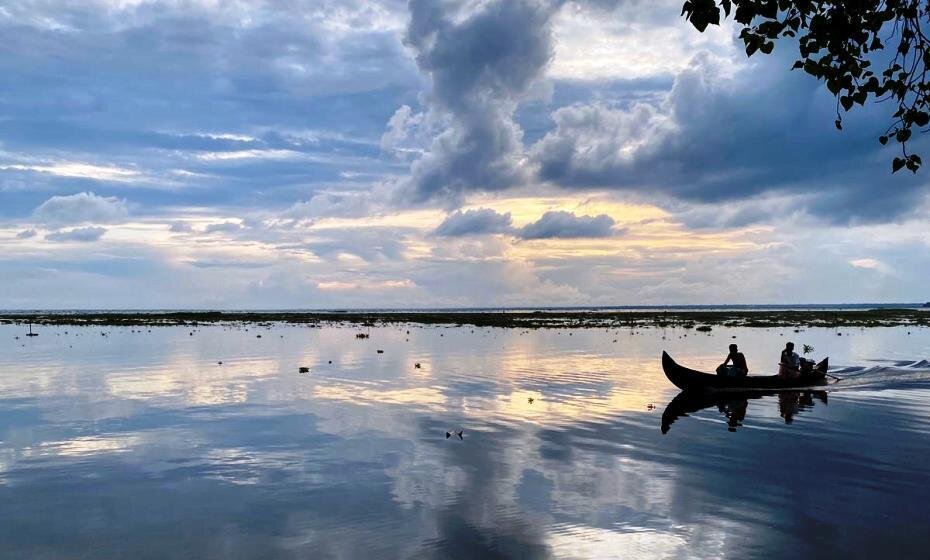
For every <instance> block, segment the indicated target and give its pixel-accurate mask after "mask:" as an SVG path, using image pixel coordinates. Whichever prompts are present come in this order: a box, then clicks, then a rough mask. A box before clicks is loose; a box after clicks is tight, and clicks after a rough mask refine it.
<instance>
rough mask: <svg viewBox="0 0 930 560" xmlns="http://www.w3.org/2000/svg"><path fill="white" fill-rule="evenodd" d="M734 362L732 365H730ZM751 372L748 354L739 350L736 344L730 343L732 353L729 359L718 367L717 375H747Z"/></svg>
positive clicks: (728, 356)
mask: <svg viewBox="0 0 930 560" xmlns="http://www.w3.org/2000/svg"><path fill="white" fill-rule="evenodd" d="M730 362H733V364H732V365H728V364H729V363H730ZM748 373H749V366H748V365H746V356H743V353H742V352H740V351H739V349H738V348H737V347H736V345H735V344H731V345H730V353H729V354H728V355H727V359H726V360H724V362H723V363H722V364H720V365H719V366H718V367H717V375H722V376H725V377H746V375H747V374H748Z"/></svg>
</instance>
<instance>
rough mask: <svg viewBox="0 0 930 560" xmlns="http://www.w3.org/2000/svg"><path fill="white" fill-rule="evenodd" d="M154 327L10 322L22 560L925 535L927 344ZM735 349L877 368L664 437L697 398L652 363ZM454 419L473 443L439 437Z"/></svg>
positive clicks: (4, 388) (766, 336)
mask: <svg viewBox="0 0 930 560" xmlns="http://www.w3.org/2000/svg"><path fill="white" fill-rule="evenodd" d="M150 330H151V332H148V331H149V329H142V330H141V331H139V332H132V329H128V328H103V329H100V328H78V329H75V328H67V327H59V328H43V329H41V331H40V332H41V335H40V336H39V337H37V338H35V339H26V338H25V337H22V336H21V335H22V334H23V332H24V329H23V328H22V327H16V326H0V352H2V355H3V356H4V358H3V360H2V363H0V555H2V556H3V557H10V558H12V557H22V558H36V559H41V558H79V557H89V558H123V557H137V558H182V557H185V558H186V557H196V558H307V557H313V558H335V557H340V558H346V557H366V558H399V557H417V558H421V557H437V558H456V557H458V558H468V557H472V558H474V557H481V558H492V557H523V558H534V557H566V558H572V557H578V558H585V557H624V558H637V557H639V558H647V557H648V558H662V557H672V558H706V557H728V558H779V557H783V558H788V557H792V558H796V557H798V556H799V555H806V556H813V555H815V554H816V555H820V556H830V555H835V556H839V555H844V556H847V557H860V558H868V557H874V556H875V555H877V554H879V553H881V554H889V553H895V552H898V553H901V554H904V555H906V556H909V557H913V556H914V555H915V554H918V555H922V554H923V551H924V550H925V548H926V545H928V544H930V537H928V536H927V535H926V532H925V531H923V529H922V525H923V522H924V520H926V519H927V518H928V516H930V475H927V474H926V473H925V469H924V465H923V460H924V459H925V458H926V457H927V456H928V452H930V431H928V428H930V370H928V369H927V368H926V367H920V366H921V364H917V367H913V362H915V361H918V360H921V359H923V358H926V357H928V356H930V330H928V329H911V330H912V331H913V332H912V334H907V330H908V329H904V328H895V329H872V330H864V331H863V330H859V329H850V330H843V331H842V334H843V336H837V335H836V331H834V330H829V329H820V330H811V331H806V332H801V333H793V332H791V330H774V329H773V330H764V329H755V330H754V329H722V328H720V329H715V331H714V332H712V333H710V334H709V335H702V334H699V333H694V332H693V331H686V330H668V331H658V330H644V331H639V332H637V333H635V334H631V333H630V332H629V331H627V330H620V331H614V330H612V331H604V330H590V331H586V330H573V331H568V330H565V331H555V330H553V331H532V332H523V331H520V330H515V329H514V330H505V329H472V328H470V327H459V328H436V327H430V328H421V327H417V326H398V327H393V328H375V329H370V330H367V332H370V334H371V338H370V339H367V340H357V339H356V338H355V337H354V334H355V333H356V332H357V330H358V329H353V328H346V327H327V328H322V329H319V328H298V327H278V326H275V327H272V328H270V329H269V328H256V327H255V326H251V327H248V330H247V331H246V330H244V328H243V329H239V328H224V327H219V326H211V327H205V328H202V329H197V330H196V331H193V335H191V334H190V333H191V332H192V330H191V329H188V328H180V327H171V328H153V329H150ZM408 330H409V334H408V333H407V331H408ZM102 333H107V334H106V335H103V334H102ZM259 334H260V335H261V337H262V338H257V335H259ZM685 335H687V336H685ZM16 336H20V338H19V339H16V338H15V337H16ZM733 336H736V342H738V343H739V344H740V347H741V349H742V350H743V351H744V352H745V353H746V354H747V357H748V358H749V362H750V367H752V368H754V369H756V370H759V371H760V372H762V370H772V369H774V362H776V361H777V357H778V352H779V350H780V347H781V345H782V344H783V342H784V341H785V340H787V338H788V337H790V338H791V339H793V340H795V342H797V343H799V344H800V343H808V344H812V345H813V346H814V347H815V348H816V354H817V355H818V356H822V355H826V354H829V355H830V356H831V363H832V364H834V365H835V366H840V367H842V366H864V367H865V368H866V369H864V370H856V371H850V372H848V376H849V382H848V384H847V388H845V389H844V388H842V387H839V388H837V389H836V390H834V391H831V392H830V393H829V394H828V395H826V394H821V393H816V394H803V393H802V394H792V395H787V396H785V395H783V396H781V397H780V398H779V397H778V396H762V397H760V398H757V399H748V400H746V401H738V402H716V401H714V402H710V403H700V402H693V401H690V402H685V403H684V404H682V401H681V400H679V401H678V404H677V405H675V406H677V407H678V409H676V410H672V412H685V413H687V414H688V415H687V416H676V418H675V419H674V423H673V424H669V425H666V426H664V427H665V428H666V429H667V431H668V433H667V434H666V435H662V432H661V428H662V427H663V413H666V415H667V414H668V411H667V410H666V407H667V405H669V403H670V402H672V399H673V398H674V397H675V396H676V395H677V393H678V391H677V390H676V389H675V388H674V387H672V386H671V384H670V383H668V381H667V380H666V379H665V378H664V376H663V375H662V373H661V368H660V365H659V359H658V358H659V354H660V352H661V350H663V349H667V350H669V352H670V353H672V355H673V356H674V357H675V358H676V359H677V360H679V362H681V363H683V364H686V365H689V366H692V367H696V368H703V369H708V370H710V369H712V368H713V366H715V365H716V364H717V363H719V362H720V361H721V360H722V358H723V356H724V354H725V353H726V345H727V344H729V343H730V342H733V339H732V337H733ZM663 337H664V338H663ZM615 341H616V342H615ZM378 349H382V350H384V353H383V354H378V353H377V352H376V350H378ZM876 359H877V360H880V361H878V362H873V361H869V360H876ZM220 361H222V364H219V363H218V362H220ZM330 362H331V363H330ZM416 363H420V364H421V367H420V368H416V367H415V364H416ZM894 364H897V365H896V366H895V365H894ZM298 366H309V367H310V373H306V374H300V373H298ZM891 366H894V367H891ZM844 383H845V382H844ZM704 404H707V407H706V408H705V407H704V406H702V405H704ZM786 416H788V417H790V418H791V419H792V422H791V424H790V425H788V424H786V423H785V419H786V418H785V417H786ZM734 418H736V420H734ZM458 428H462V429H464V430H465V432H464V440H461V441H460V440H458V439H457V438H455V437H453V438H451V439H448V440H447V439H446V438H445V432H446V431H447V430H453V429H458Z"/></svg>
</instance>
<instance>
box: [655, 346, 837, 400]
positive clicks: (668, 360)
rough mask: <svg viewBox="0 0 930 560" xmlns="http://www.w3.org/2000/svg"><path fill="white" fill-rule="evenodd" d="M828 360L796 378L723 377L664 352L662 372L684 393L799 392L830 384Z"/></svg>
mask: <svg viewBox="0 0 930 560" xmlns="http://www.w3.org/2000/svg"><path fill="white" fill-rule="evenodd" d="M828 360H829V358H824V359H823V361H821V362H820V363H819V364H817V365H816V366H815V367H814V370H813V371H812V372H811V373H809V374H804V375H801V376H800V377H795V378H790V379H787V378H784V377H779V376H778V375H747V376H746V377H724V376H722V375H716V374H713V373H704V372H702V371H697V370H693V369H688V368H686V367H684V366H681V365H678V363H676V362H675V360H673V359H672V357H671V356H669V355H668V352H662V369H663V370H664V371H665V376H666V377H668V380H669V381H671V382H672V384H673V385H675V386H676V387H678V388H679V389H681V390H682V391H739V390H757V389H761V390H768V391H773V390H775V391H777V390H779V389H797V388H799V387H815V386H818V385H826V384H827V381H828V380H827V376H826V375H825V374H826V372H827V367H828Z"/></svg>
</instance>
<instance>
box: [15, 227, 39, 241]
mask: <svg viewBox="0 0 930 560" xmlns="http://www.w3.org/2000/svg"><path fill="white" fill-rule="evenodd" d="M36 235H38V232H36V230H34V229H26V230H23V231H21V232H19V233H17V234H16V238H17V239H29V238H31V237H35V236H36Z"/></svg>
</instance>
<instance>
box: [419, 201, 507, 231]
mask: <svg viewBox="0 0 930 560" xmlns="http://www.w3.org/2000/svg"><path fill="white" fill-rule="evenodd" d="M511 222H512V220H511V218H510V212H507V213H504V214H501V213H498V212H496V211H494V210H492V209H491V208H477V209H474V210H466V211H464V212H462V211H458V212H454V213H452V214H449V215H448V216H446V219H445V220H443V221H442V223H441V224H439V227H437V228H436V231H435V233H436V235H439V236H440V237H461V236H465V235H481V234H491V233H509V232H511V231H513V227H512V226H511Z"/></svg>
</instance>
